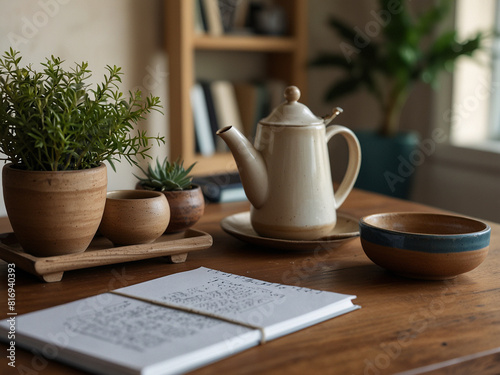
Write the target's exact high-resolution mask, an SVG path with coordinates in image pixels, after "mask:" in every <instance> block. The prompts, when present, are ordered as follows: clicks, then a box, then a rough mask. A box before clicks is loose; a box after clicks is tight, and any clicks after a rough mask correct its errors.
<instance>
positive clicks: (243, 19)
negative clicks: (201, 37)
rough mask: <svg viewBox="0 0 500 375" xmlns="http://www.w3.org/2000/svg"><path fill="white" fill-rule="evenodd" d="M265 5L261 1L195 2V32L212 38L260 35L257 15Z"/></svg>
mask: <svg viewBox="0 0 500 375" xmlns="http://www.w3.org/2000/svg"><path fill="white" fill-rule="evenodd" d="M266 5H268V4H267V3H266V2H264V1H262V0H196V1H195V18H194V19H195V30H196V32H197V33H199V34H208V35H212V36H218V35H222V34H255V33H261V30H260V28H259V25H258V21H257V14H258V13H259V12H261V11H262V10H263V9H265V6H266Z"/></svg>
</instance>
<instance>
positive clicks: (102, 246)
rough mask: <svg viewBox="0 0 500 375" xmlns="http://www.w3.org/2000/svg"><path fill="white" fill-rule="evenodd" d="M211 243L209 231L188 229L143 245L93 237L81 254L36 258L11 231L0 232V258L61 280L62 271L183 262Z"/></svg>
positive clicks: (53, 280)
mask: <svg viewBox="0 0 500 375" xmlns="http://www.w3.org/2000/svg"><path fill="white" fill-rule="evenodd" d="M210 246H212V236H210V235H209V234H208V233H205V232H202V231H198V230H194V229H189V230H187V231H186V232H184V233H175V234H165V235H163V236H161V237H160V238H158V239H157V240H156V241H155V242H153V243H150V244H144V245H130V246H117V247H114V246H113V244H112V243H111V241H109V240H108V239H107V238H105V237H102V236H99V235H98V236H96V237H94V239H93V240H92V242H91V244H90V246H89V248H88V249H87V250H86V251H84V252H83V253H79V254H67V255H57V256H51V257H36V256H34V255H30V254H27V253H25V252H24V251H23V249H22V248H21V246H20V245H19V242H18V241H17V239H16V236H15V235H14V233H3V234H0V259H3V260H5V261H6V262H10V263H15V264H16V266H17V267H19V268H21V269H23V270H24V271H27V272H29V273H32V274H34V275H36V276H38V277H40V278H41V279H42V280H43V281H45V282H48V283H50V282H55V281H61V279H62V277H63V274H64V271H70V270H76V269H81V268H89V267H96V266H104V265H107V264H115V263H123V262H131V261H134V260H142V259H149V258H156V257H167V261H168V262H170V263H182V262H184V261H186V258H187V254H188V253H189V252H191V251H196V250H203V249H206V248H209V247H210Z"/></svg>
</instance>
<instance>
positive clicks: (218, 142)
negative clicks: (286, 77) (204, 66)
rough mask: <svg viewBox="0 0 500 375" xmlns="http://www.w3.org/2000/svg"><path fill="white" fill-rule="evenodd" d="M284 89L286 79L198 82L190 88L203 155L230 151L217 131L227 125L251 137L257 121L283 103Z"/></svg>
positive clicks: (197, 141)
mask: <svg viewBox="0 0 500 375" xmlns="http://www.w3.org/2000/svg"><path fill="white" fill-rule="evenodd" d="M284 89H285V84H284V82H282V81H278V80H269V81H265V82H230V81H227V80H215V81H201V82H197V83H196V84H195V85H194V86H193V88H192V91H191V106H192V110H193V120H194V121H193V122H194V126H195V136H196V137H195V139H196V149H197V151H198V152H199V153H200V154H201V155H203V156H210V155H212V154H213V153H215V152H224V151H227V146H226V145H225V143H224V142H223V141H222V139H220V138H219V137H217V136H216V134H215V133H216V132H217V130H218V129H221V128H223V127H226V126H234V127H236V128H237V129H238V130H240V131H241V132H242V133H243V134H244V135H245V136H246V137H247V138H249V139H250V140H252V139H253V137H254V136H255V130H256V126H257V123H258V122H259V121H260V120H261V119H262V118H264V117H266V116H267V115H269V113H270V111H271V110H272V109H273V108H275V107H276V106H278V105H279V104H280V103H281V101H282V98H283V92H284Z"/></svg>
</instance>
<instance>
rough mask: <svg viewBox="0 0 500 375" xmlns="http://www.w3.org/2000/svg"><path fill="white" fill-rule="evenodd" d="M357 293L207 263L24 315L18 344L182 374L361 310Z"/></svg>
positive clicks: (111, 367) (131, 369)
mask: <svg viewBox="0 0 500 375" xmlns="http://www.w3.org/2000/svg"><path fill="white" fill-rule="evenodd" d="M354 298H355V296H350V295H344V294H338V293H332V292H326V291H320V290H313V289H308V288H300V287H295V286H286V285H281V284H273V283H268V282H264V281H259V280H256V279H251V278H248V277H243V276H237V275H233V274H229V273H225V272H220V271H216V270H212V269H208V268H203V267H202V268H198V269H195V270H192V271H187V272H181V273H177V274H174V275H170V276H166V277H162V278H158V279H154V280H151V281H147V282H144V283H140V284H137V285H133V286H130V287H125V288H121V289H117V290H115V291H113V292H111V293H104V294H100V295H97V296H94V297H89V298H85V299H82V300H78V301H74V302H71V303H67V304H64V305H60V306H56V307H52V308H48V309H45V310H40V311H36V312H32V313H29V314H24V315H21V316H17V317H16V332H15V336H16V337H15V344H16V345H19V346H23V347H27V348H36V349H37V350H38V351H40V352H42V353H46V354H47V355H48V356H49V358H50V359H56V360H59V361H62V362H66V363H69V364H70V365H72V366H75V367H79V368H82V369H85V370H90V371H92V372H95V373H102V374H120V375H123V374H148V375H149V374H175V373H182V372H185V371H189V370H193V369H195V368H198V367H200V366H203V365H205V364H208V363H211V362H214V361H216V360H219V359H221V358H224V357H227V356H230V355H232V354H235V353H237V352H240V351H242V350H245V349H247V348H250V347H252V346H256V345H259V344H262V343H264V342H265V341H268V340H273V339H275V338H278V337H280V336H283V335H286V334H288V333H291V332H294V331H297V330H299V329H302V328H305V327H307V326H310V325H313V324H316V323H318V322H321V321H324V320H327V319H330V318H333V317H335V316H338V315H341V314H344V313H347V312H349V311H352V310H355V309H357V308H359V306H356V305H354V304H353V303H352V299H354ZM167 306H170V307H167ZM9 327H10V324H9V322H8V321H6V320H4V321H2V322H0V337H1V338H2V339H3V340H6V339H7V333H8V331H9Z"/></svg>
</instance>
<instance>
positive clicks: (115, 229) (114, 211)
mask: <svg viewBox="0 0 500 375" xmlns="http://www.w3.org/2000/svg"><path fill="white" fill-rule="evenodd" d="M169 221H170V207H169V204H168V202H167V199H166V198H165V195H163V194H162V193H161V192H159V191H151V190H115V191H110V192H108V193H107V198H106V207H105V209H104V214H103V216H102V222H101V225H100V226H99V231H100V232H101V234H102V235H103V236H105V237H106V238H108V239H109V240H110V241H111V242H113V244H114V245H116V246H123V245H137V244H146V243H152V242H154V241H155V240H156V239H157V238H159V237H160V236H161V235H162V234H163V233H164V232H165V229H166V228H167V226H168V223H169Z"/></svg>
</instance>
